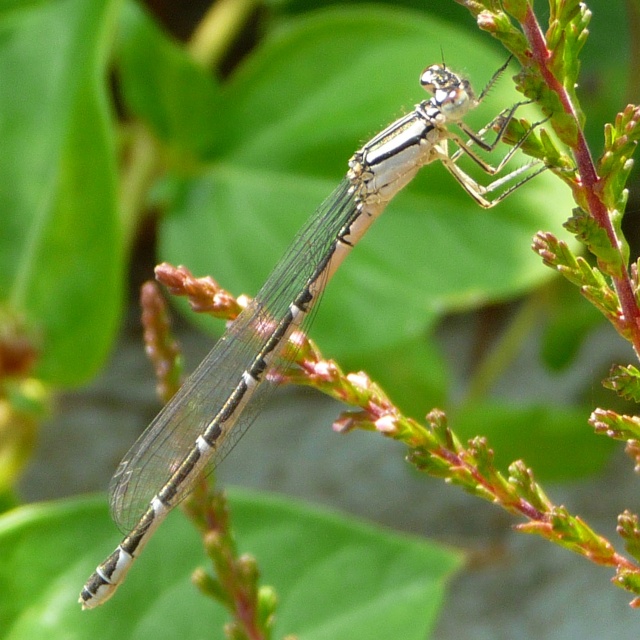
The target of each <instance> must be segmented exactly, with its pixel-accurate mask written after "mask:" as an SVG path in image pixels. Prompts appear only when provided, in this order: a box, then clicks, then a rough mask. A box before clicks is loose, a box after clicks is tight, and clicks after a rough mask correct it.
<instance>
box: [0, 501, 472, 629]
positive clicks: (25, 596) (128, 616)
mask: <svg viewBox="0 0 640 640" xmlns="http://www.w3.org/2000/svg"><path fill="white" fill-rule="evenodd" d="M230 493H231V510H232V520H233V522H234V527H235V530H236V533H237V540H238V544H239V547H240V549H241V551H242V552H245V551H246V552H249V553H251V554H253V555H254V556H255V557H256V558H257V560H258V564H259V566H260V570H261V573H262V583H263V584H269V585H271V586H273V587H274V588H275V589H276V591H277V593H278V598H279V605H278V611H277V623H276V629H275V633H274V637H283V636H284V635H285V634H286V633H296V634H299V636H300V637H301V638H305V639H307V640H322V639H325V638H326V639H327V640H328V639H334V638H347V637H348V638H352V639H353V640H357V639H358V638H362V639H363V640H364V639H367V640H375V639H376V638H379V639H380V640H388V639H389V638H403V640H412V639H415V640H424V638H426V637H428V632H429V630H430V629H431V628H432V626H433V624H434V621H435V618H436V615H437V612H438V610H439V608H440V605H441V603H442V599H443V597H444V589H445V584H446V582H447V580H448V578H449V577H450V576H451V574H452V572H453V571H454V570H455V569H456V568H458V567H459V566H460V561H461V557H460V555H459V554H457V553H454V552H452V551H451V550H444V549H443V548H442V547H438V546H436V545H433V544H431V543H428V542H426V541H424V540H421V539H418V538H415V537H409V536H405V535H399V534H394V533H391V532H389V531H386V530H382V529H378V528H376V527H373V526H371V525H368V524H363V523H361V522H356V521H353V520H350V519H347V518H345V517H344V516H341V515H337V514H334V513H331V512H328V511H326V510H319V509H315V508H313V509H312V508H310V507H307V506H304V505H301V504H298V503H292V502H289V501H286V500H284V499H282V498H278V497H275V496H271V497H270V496H264V495H259V494H253V493H251V492H247V491H239V490H234V491H232V492H230ZM117 537H118V535H117V533H116V532H115V528H114V527H113V525H112V523H111V522H110V520H109V516H108V513H107V509H106V503H105V500H104V499H103V498H96V499H92V500H74V501H66V502H60V503H57V504H49V505H40V506H38V505H34V506H30V507H24V508H21V509H16V510H15V511H13V512H10V513H9V514H7V515H5V516H3V517H2V518H0V557H2V559H3V561H2V563H0V593H2V594H3V595H2V598H0V636H1V637H2V638H5V639H6V640H17V639H20V640H22V639H26V638H29V640H36V639H39V638H47V639H48V640H55V639H56V638H64V639H65V640H69V639H72V638H83V639H84V638H92V637H100V638H103V639H104V640H108V639H109V638H117V639H118V640H120V639H121V638H136V639H143V638H152V639H153V640H161V639H163V638H170V639H172V640H173V639H174V638H182V637H183V638H223V637H224V635H223V631H222V628H223V625H224V623H225V621H227V619H228V618H227V614H226V612H225V611H224V610H223V609H222V607H221V606H219V605H218V604H217V603H213V602H212V601H210V600H208V599H207V598H205V597H204V596H202V595H200V593H198V592H197V591H196V589H195V587H193V586H192V585H191V583H190V574H191V572H192V571H193V570H194V569H195V568H196V567H198V566H203V565H205V566H206V564H207V563H206V560H205V558H204V555H203V552H202V544H201V541H200V540H199V538H198V535H197V534H196V533H195V532H194V530H193V529H192V528H191V527H190V526H189V524H188V523H187V521H186V520H185V519H184V518H183V517H182V516H181V515H179V514H175V515H174V516H172V517H170V518H169V520H168V521H167V522H166V523H165V524H163V526H162V527H161V528H160V529H159V530H158V533H157V534H156V535H155V537H154V539H153V540H152V542H151V543H150V544H149V547H148V548H147V549H146V550H145V552H144V554H143V556H142V557H141V558H140V559H139V560H138V561H137V563H136V564H137V566H136V567H134V568H133V569H132V572H131V575H130V576H129V578H128V579H127V581H126V583H125V584H124V585H123V586H122V587H121V589H120V590H119V592H118V593H116V595H115V596H114V598H113V599H112V600H111V601H109V602H108V603H107V604H106V605H104V606H103V607H101V608H100V609H96V610H92V611H85V612H82V611H81V610H80V606H79V605H78V603H77V602H76V600H77V597H78V592H79V590H80V588H81V586H82V583H83V582H84V580H85V579H86V578H87V577H88V575H89V573H91V572H92V571H93V569H94V566H95V564H96V563H97V562H99V561H100V559H101V557H100V556H101V555H102V554H103V553H104V554H106V553H108V552H109V551H111V547H113V546H114V545H115V544H116V541H117ZM207 568H208V567H207Z"/></svg>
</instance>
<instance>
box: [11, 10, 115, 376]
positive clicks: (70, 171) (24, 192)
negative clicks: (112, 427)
mask: <svg viewBox="0 0 640 640" xmlns="http://www.w3.org/2000/svg"><path fill="white" fill-rule="evenodd" d="M117 4H118V3H117V2H115V1H112V0H61V1H59V2H33V3H23V6H21V7H19V6H14V7H12V8H11V10H6V11H4V12H0V77H2V83H1V84H0V140H1V141H2V154H0V185H1V186H0V211H1V212H2V213H1V215H2V229H1V231H0V275H1V277H0V305H2V306H5V308H6V309H7V310H8V311H9V313H11V314H12V315H14V316H16V317H24V318H25V319H26V321H27V322H28V323H29V324H30V325H31V326H34V327H35V328H36V330H37V331H38V332H39V334H40V335H41V352H42V358H41V361H40V362H39V365H38V369H39V374H40V375H41V376H42V378H44V379H46V380H47V381H50V382H55V383H57V384H78V383H80V382H82V381H84V380H86V379H87V378H88V377H89V376H91V375H92V374H93V373H94V372H95V371H96V370H97V368H98V367H99V366H100V365H101V364H102V362H103V361H104V359H105V357H106V355H107V353H108V351H109V348H110V347H111V344H112V342H113V338H114V336H115V331H116V326H117V321H118V319H119V314H120V304H121V295H122V290H121V287H122V272H123V266H124V265H123V251H122V238H121V233H120V225H119V221H118V217H117V209H116V198H115V195H116V194H115V189H116V185H115V162H114V148H113V133H112V131H111V123H110V117H109V107H108V104H107V98H106V95H105V82H104V74H105V69H104V67H105V55H106V53H107V51H108V48H109V46H110V42H109V37H110V35H111V31H112V28H113V22H114V18H115V8H116V7H117Z"/></svg>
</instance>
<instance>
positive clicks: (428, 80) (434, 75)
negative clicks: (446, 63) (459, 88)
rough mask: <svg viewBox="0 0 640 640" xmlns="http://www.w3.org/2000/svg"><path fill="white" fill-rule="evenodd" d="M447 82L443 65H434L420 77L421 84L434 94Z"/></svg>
mask: <svg viewBox="0 0 640 640" xmlns="http://www.w3.org/2000/svg"><path fill="white" fill-rule="evenodd" d="M444 81H445V69H444V67H443V66H442V65H441V64H432V65H431V66H430V67H427V68H426V69H425V70H424V71H423V72H422V74H421V75H420V84H421V85H422V86H423V87H424V89H425V91H429V92H430V93H433V92H434V91H435V90H436V89H437V88H438V87H441V86H442V85H443V83H444Z"/></svg>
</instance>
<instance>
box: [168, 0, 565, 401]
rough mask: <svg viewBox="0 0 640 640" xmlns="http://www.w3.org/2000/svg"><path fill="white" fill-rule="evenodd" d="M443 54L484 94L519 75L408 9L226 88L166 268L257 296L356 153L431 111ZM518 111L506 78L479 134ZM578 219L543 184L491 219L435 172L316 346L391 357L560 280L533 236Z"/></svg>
mask: <svg viewBox="0 0 640 640" xmlns="http://www.w3.org/2000/svg"><path fill="white" fill-rule="evenodd" d="M434 32H437V33H438V39H437V40H435V39H434V38H433V37H432V36H433V33H434ZM441 47H442V48H443V49H444V51H446V52H447V64H449V65H450V66H452V67H454V68H455V67H458V68H464V69H466V70H467V71H468V72H469V75H470V76H471V77H472V78H474V79H477V81H478V83H479V84H480V85H481V84H482V83H483V82H486V81H487V80H488V79H489V77H490V76H491V72H492V71H493V70H494V69H496V68H497V67H498V66H500V64H501V63H503V62H504V58H503V57H501V56H496V55H495V54H493V53H492V52H491V51H492V50H491V49H490V48H489V46H488V45H487V42H486V38H485V39H482V38H472V37H470V36H468V35H467V34H464V35H463V34H462V33H461V32H460V31H459V30H457V29H455V28H454V27H452V26H451V25H450V24H447V23H444V22H442V23H441V22H438V21H437V20H436V19H435V18H432V17H431V18H425V17H424V16H422V15H420V14H416V13H410V12H408V11H406V10H401V9H396V10H393V9H390V8H384V7H375V8H374V7H370V8H368V9H367V11H366V12H364V11H363V10H362V8H361V7H360V8H357V9H354V8H348V7H341V8H335V9H330V10H326V11H323V12H318V13H315V14H313V15H310V16H307V17H304V18H297V19H292V20H291V21H289V22H288V23H287V27H286V28H284V27H283V28H282V29H281V30H280V31H279V32H278V33H277V34H276V35H274V36H272V37H271V38H268V39H267V40H266V42H264V44H263V45H262V46H260V47H259V48H258V49H256V50H255V52H254V53H253V55H252V56H251V57H250V58H249V59H247V61H246V63H245V64H244V66H242V67H241V68H240V69H239V70H238V71H237V73H236V75H235V76H234V77H233V78H231V81H230V82H229V84H228V86H226V87H225V93H224V95H225V98H226V101H225V104H224V105H223V108H222V115H223V117H224V118H225V127H224V134H223V138H222V139H221V144H222V150H221V154H220V158H219V160H218V162H216V163H215V164H211V165H209V166H208V167H207V168H206V170H205V171H204V172H203V173H202V174H201V175H197V176H194V177H193V178H191V179H186V180H175V181H174V183H173V189H174V199H173V202H172V204H171V205H170V211H169V213H168V215H167V217H166V219H165V220H164V221H163V224H162V227H161V231H160V252H161V257H162V259H165V260H168V261H170V262H173V263H175V264H180V263H182V264H186V265H188V266H189V268H190V269H192V270H193V271H194V272H195V273H196V274H197V275H204V274H210V275H212V276H214V277H215V278H216V279H217V280H218V281H219V282H220V283H221V285H222V286H224V287H225V288H227V289H229V290H231V291H232V292H234V293H237V294H238V293H247V294H250V295H255V293H256V292H257V291H258V289H259V287H260V285H261V284H262V283H263V281H264V280H265V278H266V277H267V275H268V273H269V271H270V269H271V268H272V267H273V266H274V264H275V263H276V261H277V259H278V258H279V257H280V256H281V255H282V253H283V252H284V250H285V248H286V246H287V242H288V241H290V239H291V238H292V237H293V236H294V234H295V231H296V230H297V228H298V227H299V226H300V225H301V224H302V222H303V221H304V219H305V217H306V216H308V215H310V212H311V210H312V209H311V207H312V206H313V205H314V204H316V205H318V204H319V203H320V202H321V201H322V199H323V197H325V196H327V195H328V194H329V193H330V192H331V190H332V188H333V187H334V186H335V185H336V184H337V182H338V181H339V180H340V178H341V177H342V176H343V175H344V173H345V171H346V161H347V159H348V158H349V157H350V156H351V154H352V153H353V151H354V150H355V149H356V148H357V147H358V146H359V145H360V144H361V143H362V142H363V141H364V140H366V139H367V138H368V137H370V136H371V135H372V134H373V133H375V132H376V131H377V130H380V129H381V127H382V126H384V125H385V124H386V123H388V122H389V121H390V120H391V119H393V118H394V117H397V116H399V115H401V114H402V113H403V112H406V111H408V110H409V109H410V108H411V106H412V105H413V104H414V103H416V102H417V101H418V100H421V99H424V98H425V94H424V93H423V92H422V91H421V90H420V89H419V87H417V81H416V79H417V77H418V75H419V73H420V71H421V70H422V69H423V68H424V66H426V65H427V64H429V63H432V62H433V61H434V60H440V59H441V55H442V51H441ZM320 58H321V59H322V67H321V69H320V70H319V69H318V67H317V60H318V59H320ZM312 70H313V71H312ZM507 75H508V74H507ZM516 100H517V95H516V94H515V93H514V91H513V88H512V86H511V83H510V82H509V80H508V78H505V80H504V81H503V82H501V83H500V85H499V86H498V87H496V88H495V90H494V91H492V93H491V96H490V100H488V101H487V103H489V102H490V103H491V104H487V106H486V109H485V108H484V105H483V109H482V111H483V112H484V113H479V114H478V113H475V114H471V115H472V116H473V117H472V118H471V121H472V123H475V126H478V127H479V126H481V124H484V122H486V120H487V119H488V118H489V117H490V116H493V115H494V114H495V113H496V111H499V110H500V109H502V108H504V106H505V105H510V104H513V103H514V102H515V101H516ZM474 118H475V120H474ZM550 203H551V204H552V205H553V210H550V209H549V207H550ZM569 206H570V194H569V192H568V190H567V189H565V188H564V187H563V185H560V184H559V183H558V181H557V180H555V179H553V178H552V176H549V175H543V176H540V177H539V178H537V179H536V181H535V182H534V183H532V184H530V185H528V186H527V187H525V188H524V189H523V190H522V191H520V192H518V193H517V194H515V195H514V196H513V197H512V198H510V199H509V201H508V202H507V203H505V204H504V205H501V206H500V207H498V208H497V209H496V210H492V211H488V212H486V211H482V210H480V209H479V207H478V206H477V205H476V204H475V203H474V202H473V201H472V200H471V199H470V198H468V196H467V195H466V194H465V193H464V192H463V191H462V189H460V187H459V186H458V185H456V184H455V182H454V181H453V180H452V179H451V177H450V176H449V175H448V174H447V173H446V171H444V169H443V168H442V167H440V166H430V167H427V168H426V169H424V170H423V171H422V173H421V175H420V176H418V177H417V178H416V180H415V181H414V183H412V185H411V186H410V187H409V188H407V189H406V191H405V192H404V193H403V194H401V195H400V196H399V197H398V198H397V199H396V200H395V201H394V202H393V203H392V205H391V206H390V207H389V210H388V212H387V213H385V215H384V216H382V218H381V219H380V220H379V221H378V222H376V224H375V225H374V228H373V229H372V230H371V231H370V232H369V233H368V234H367V237H366V238H365V239H364V240H363V242H362V243H361V244H360V245H359V246H358V247H357V249H356V250H355V251H354V252H353V255H352V256H351V257H350V258H349V260H348V261H347V263H346V264H345V266H344V267H343V268H342V269H341V270H339V272H338V274H337V275H336V277H335V279H334V281H333V282H332V283H331V285H330V286H329V287H328V289H327V292H326V294H325V295H324V296H323V303H322V306H321V309H320V311H319V313H318V315H317V319H316V322H315V325H314V330H313V333H312V335H313V337H314V338H315V339H316V340H317V341H318V343H319V345H320V346H321V348H322V349H323V351H324V352H325V353H326V354H328V355H331V356H334V357H338V358H340V359H342V358H344V357H345V356H352V355H355V354H357V355H358V356H361V355H362V354H364V353H367V352H368V353H370V354H373V353H375V352H384V353H387V352H388V350H389V349H391V348H393V347H394V346H395V345H398V344H405V343H407V342H409V341H411V340H414V339H416V337H417V336H422V335H424V332H425V330H426V328H427V327H428V326H430V324H431V323H432V322H433V320H434V319H435V318H436V317H438V316H439V315H440V314H443V313H446V312H449V311H452V310H460V309H467V308H470V307H473V306H476V305H479V304H482V303H485V302H487V301H491V300H497V299H503V298H506V297H510V296H515V295H517V294H520V293H522V292H523V291H526V290H527V289H529V288H531V287H533V286H536V285H537V284H539V283H540V282H542V281H544V280H545V279H548V278H549V277H550V276H551V275H552V274H550V273H548V272H547V271H546V270H545V269H543V268H542V267H541V266H540V264H539V262H538V260H537V258H536V257H535V255H533V254H531V253H530V251H529V250H528V248H529V244H530V239H531V236H532V235H533V233H534V232H535V231H536V230H538V229H539V228H544V229H547V228H551V229H555V230H559V229H560V221H561V220H562V219H563V217H564V216H565V215H566V213H565V212H567V211H568V210H569ZM354 336H356V337H357V339H354ZM379 363H380V367H383V366H384V364H385V363H384V359H383V358H381V359H380V360H379ZM420 373H422V370H409V371H407V377H410V375H419V374H420ZM389 391H390V393H391V394H392V395H393V394H394V393H395V389H393V388H391V389H389Z"/></svg>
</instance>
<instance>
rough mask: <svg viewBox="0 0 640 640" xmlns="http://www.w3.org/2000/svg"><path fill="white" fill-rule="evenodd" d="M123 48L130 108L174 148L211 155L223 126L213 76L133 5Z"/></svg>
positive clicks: (123, 28) (125, 19)
mask: <svg viewBox="0 0 640 640" xmlns="http://www.w3.org/2000/svg"><path fill="white" fill-rule="evenodd" d="M117 45H118V46H117V49H116V58H117V62H118V70H119V73H120V79H121V83H122V84H121V87H122V94H123V98H124V101H125V103H126V105H127V107H128V108H129V109H130V110H131V111H132V112H133V113H134V114H135V115H137V116H138V117H140V118H142V119H143V120H144V121H145V122H147V123H148V124H149V125H150V126H151V127H152V128H153V131H154V133H155V134H156V135H157V136H158V138H160V139H161V140H162V141H164V142H165V143H167V144H168V145H170V146H171V147H173V148H174V149H179V150H181V151H188V152H192V153H197V154H202V155H204V156H207V155H211V154H212V153H213V152H214V149H215V138H216V135H217V130H218V128H219V127H220V125H221V124H222V122H221V120H220V118H219V117H218V113H217V112H218V101H219V89H218V87H217V84H216V83H215V81H214V79H213V77H212V75H211V74H210V73H209V72H208V71H206V70H205V69H204V68H202V67H200V66H199V65H198V64H196V63H195V62H194V60H193V59H192V58H191V57H190V56H189V54H188V53H186V52H185V51H184V49H183V48H181V47H180V46H179V45H178V44H177V43H175V42H173V41H172V40H171V39H170V38H169V37H168V36H167V35H165V34H163V33H162V31H161V30H160V28H159V27H158V26H157V25H156V23H155V22H153V20H152V19H151V18H150V17H149V16H147V14H146V13H144V11H143V10H142V9H141V8H140V7H139V6H138V5H137V4H134V3H133V2H131V1H129V2H127V3H126V4H125V10H124V11H123V12H122V16H121V21H120V33H119V38H118V41H117Z"/></svg>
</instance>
